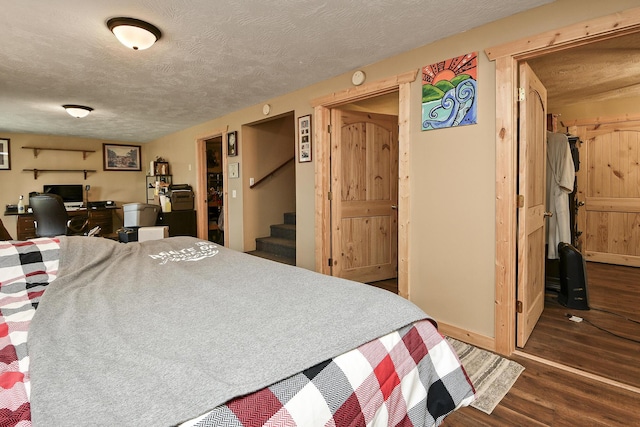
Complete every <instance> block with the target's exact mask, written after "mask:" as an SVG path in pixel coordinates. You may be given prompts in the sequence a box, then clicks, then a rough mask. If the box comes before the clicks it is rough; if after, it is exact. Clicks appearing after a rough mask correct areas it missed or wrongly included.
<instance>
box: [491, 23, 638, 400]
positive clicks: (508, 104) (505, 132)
mask: <svg viewBox="0 0 640 427" xmlns="http://www.w3.org/2000/svg"><path fill="white" fill-rule="evenodd" d="M622 17H624V18H626V20H625V19H622ZM621 19H622V20H621ZM612 20H615V21H616V22H620V23H621V24H620V25H619V26H616V27H615V28H616V29H615V30H610V28H612V27H611V26H610V25H607V24H608V23H610V22H612ZM586 27H588V28H590V29H593V31H591V32H590V34H589V35H578V34H584V33H583V32H581V31H580V30H579V29H580V28H586ZM638 29H640V22H639V20H638V18H637V13H635V15H634V14H633V11H630V12H629V13H624V12H623V13H621V14H619V15H616V16H615V17H614V16H608V17H603V18H599V19H596V20H593V21H590V22H587V23H580V24H576V25H573V26H569V27H567V28H563V29H558V30H554V31H550V32H548V33H544V34H542V35H539V36H538V37H536V38H534V39H531V38H528V39H527V43H523V42H522V41H516V42H513V43H509V44H507V45H503V46H498V47H495V48H491V49H487V55H488V56H489V58H490V59H491V60H496V75H497V87H498V88H499V90H498V91H497V95H496V96H497V99H496V101H497V110H496V115H497V123H498V124H499V128H498V129H497V130H498V134H497V144H496V154H497V168H496V172H497V175H496V176H497V178H498V179H497V190H496V193H497V194H496V200H497V204H496V221H497V222H496V233H497V239H496V241H497V245H496V350H497V351H498V352H501V353H503V354H507V355H509V354H511V353H512V352H513V351H514V350H515V335H516V325H515V318H514V316H513V313H514V312H515V311H516V298H515V289H516V271H517V269H516V266H517V263H516V255H515V254H516V250H515V248H516V241H517V236H516V234H515V232H514V230H515V227H514V224H515V223H516V218H515V212H514V211H512V210H511V209H509V206H516V205H517V201H518V200H517V199H518V194H517V192H516V191H515V188H516V185H515V183H516V182H517V180H516V177H517V176H518V169H517V166H516V163H515V162H514V161H513V159H514V158H515V157H514V155H513V154H514V153H515V150H516V147H517V143H516V132H515V131H514V129H515V127H516V122H515V120H514V118H515V114H514V111H515V104H514V100H513V98H512V94H515V93H517V83H516V81H515V79H514V74H515V73H513V72H511V71H510V70H514V69H516V68H517V67H518V65H519V63H520V62H522V61H525V60H526V61H528V62H531V61H533V60H534V59H535V58H537V57H541V56H542V55H546V54H550V53H553V52H560V51H562V52H567V51H568V50H569V49H572V48H575V47H576V46H578V45H585V44H587V43H591V42H594V41H596V39H597V38H598V37H601V38H602V39H608V38H612V37H615V36H616V35H617V36H620V35H624V34H629V33H631V32H634V31H638ZM616 33H617V34H616ZM531 40H534V42H531ZM550 40H551V42H549V41H550ZM608 68H611V67H608ZM556 71H557V70H556ZM570 77H572V78H577V76H576V75H574V76H570ZM550 96H553V94H550ZM505 141H507V142H508V143H506V144H505ZM512 227H513V228H512ZM589 270H590V269H589ZM633 271H636V270H633ZM594 304H595V301H594ZM636 306H637V305H636ZM568 325H569V327H571V324H568ZM573 326H575V325H573ZM582 326H584V325H582ZM534 333H535V332H534ZM559 334H561V332H557V333H556V335H559ZM569 353H571V352H569ZM523 354H524V353H523ZM573 354H574V356H575V355H579V356H584V354H580V353H579V351H574V352H573ZM593 354H594V353H592V358H591V359H590V360H589V363H591V364H593V365H597V364H598V363H599V361H598V359H597V356H595V357H594V356H593ZM595 354H597V353H595ZM635 354H637V350H636V353H635ZM576 359H577V358H576ZM558 363H559V365H562V366H565V367H569V368H570V367H571V365H569V364H567V363H565V362H564V361H563V362H558ZM575 370H576V372H577V373H581V372H582V374H585V372H584V369H583V367H579V368H576V369H575ZM595 375H599V376H600V377H602V375H601V374H595ZM604 379H605V380H607V379H606V378H604ZM611 381H613V382H615V381H616V380H611ZM623 386H625V387H626V386H627V385H623ZM630 387H634V386H630ZM635 389H636V390H638V388H637V387H635Z"/></svg>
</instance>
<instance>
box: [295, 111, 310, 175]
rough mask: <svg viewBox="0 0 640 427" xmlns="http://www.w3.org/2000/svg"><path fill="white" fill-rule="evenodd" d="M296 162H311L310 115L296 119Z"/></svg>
mask: <svg viewBox="0 0 640 427" xmlns="http://www.w3.org/2000/svg"><path fill="white" fill-rule="evenodd" d="M298 161H299V162H300V163H303V162H310V161H311V115H307V116H302V117H298Z"/></svg>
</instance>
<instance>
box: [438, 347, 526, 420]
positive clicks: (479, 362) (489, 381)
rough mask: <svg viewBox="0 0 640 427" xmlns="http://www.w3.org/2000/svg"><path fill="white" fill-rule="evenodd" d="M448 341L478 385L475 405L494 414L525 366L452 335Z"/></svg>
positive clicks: (485, 411)
mask: <svg viewBox="0 0 640 427" xmlns="http://www.w3.org/2000/svg"><path fill="white" fill-rule="evenodd" d="M447 341H449V344H451V346H452V347H453V349H454V350H455V351H456V353H458V357H459V358H460V362H461V363H462V366H464V369H465V370H466V371H467V375H469V378H470V379H471V382H472V383H473V386H474V387H475V389H476V400H475V401H474V402H473V403H472V404H471V406H472V407H474V408H476V409H478V410H480V411H482V412H484V413H486V414H491V412H492V411H493V410H494V409H495V407H496V406H498V403H500V401H501V400H502V398H503V397H504V396H505V395H506V394H507V392H509V390H510V389H511V386H513V384H514V383H515V382H516V380H517V379H518V377H519V376H520V374H521V373H522V371H524V366H522V365H520V364H519V363H516V362H514V361H512V360H509V359H505V358H504V357H501V356H498V355H497V354H494V353H491V352H489V351H485V350H481V349H479V348H477V347H474V346H472V345H469V344H466V343H464V342H462V341H458V340H455V339H453V338H451V337H447Z"/></svg>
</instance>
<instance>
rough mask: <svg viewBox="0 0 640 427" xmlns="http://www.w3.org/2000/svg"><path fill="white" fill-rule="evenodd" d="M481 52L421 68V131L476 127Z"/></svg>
mask: <svg viewBox="0 0 640 427" xmlns="http://www.w3.org/2000/svg"><path fill="white" fill-rule="evenodd" d="M477 59H478V52H472V53H468V54H466V55H462V56H458V57H456V58H451V59H447V60H446V61H440V62H437V63H435V64H431V65H427V66H426V67H423V68H422V130H431V129H441V128H448V127H453V126H464V125H471V124H475V123H476V121H477V104H478V103H477V93H478V83H477V75H478V65H477Z"/></svg>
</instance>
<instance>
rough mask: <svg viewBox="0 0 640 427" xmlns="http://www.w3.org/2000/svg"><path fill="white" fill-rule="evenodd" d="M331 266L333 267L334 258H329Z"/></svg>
mask: <svg viewBox="0 0 640 427" xmlns="http://www.w3.org/2000/svg"><path fill="white" fill-rule="evenodd" d="M328 265H329V267H333V258H329V264H328Z"/></svg>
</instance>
